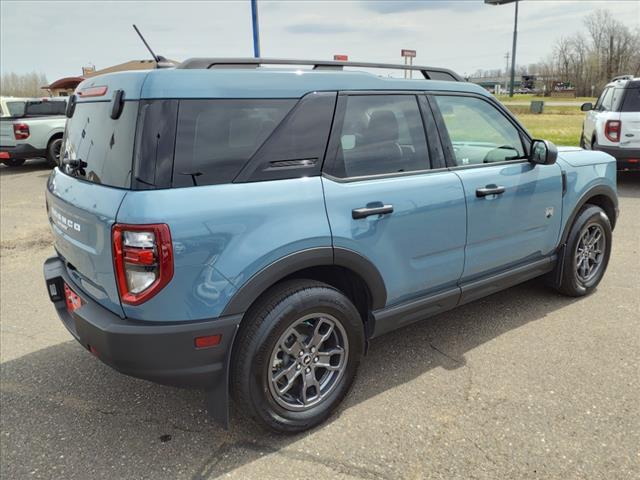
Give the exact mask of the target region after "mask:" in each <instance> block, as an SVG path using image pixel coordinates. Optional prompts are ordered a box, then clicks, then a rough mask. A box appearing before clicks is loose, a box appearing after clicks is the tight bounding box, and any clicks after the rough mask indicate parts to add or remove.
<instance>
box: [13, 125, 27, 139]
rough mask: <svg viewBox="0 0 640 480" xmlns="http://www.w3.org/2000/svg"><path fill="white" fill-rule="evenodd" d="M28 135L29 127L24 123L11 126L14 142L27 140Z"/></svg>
mask: <svg viewBox="0 0 640 480" xmlns="http://www.w3.org/2000/svg"><path fill="white" fill-rule="evenodd" d="M29 135H30V132H29V125H27V124H26V123H14V124H13V136H14V137H16V140H24V139H25V138H29Z"/></svg>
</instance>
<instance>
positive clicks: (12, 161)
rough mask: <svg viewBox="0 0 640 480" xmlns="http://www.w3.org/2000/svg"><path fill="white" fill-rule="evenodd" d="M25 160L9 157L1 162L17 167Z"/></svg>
mask: <svg viewBox="0 0 640 480" xmlns="http://www.w3.org/2000/svg"><path fill="white" fill-rule="evenodd" d="M24 162H25V159H24V158H10V159H9V160H3V163H4V164H5V165H6V166H7V167H19V166H20V165H22V164H23V163H24Z"/></svg>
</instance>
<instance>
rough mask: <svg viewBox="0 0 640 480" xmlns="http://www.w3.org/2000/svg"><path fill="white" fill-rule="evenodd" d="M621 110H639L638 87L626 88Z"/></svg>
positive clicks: (639, 91)
mask: <svg viewBox="0 0 640 480" xmlns="http://www.w3.org/2000/svg"><path fill="white" fill-rule="evenodd" d="M621 111H623V112H640V87H635V88H629V89H627V90H626V93H625V95H624V100H623V102H622V109H621Z"/></svg>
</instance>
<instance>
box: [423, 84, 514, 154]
mask: <svg viewBox="0 0 640 480" xmlns="http://www.w3.org/2000/svg"><path fill="white" fill-rule="evenodd" d="M434 98H435V100H436V102H437V104H438V107H439V109H440V113H441V114H442V117H443V119H444V123H445V125H446V127H447V132H448V134H449V138H450V139H451V143H452V144H453V151H454V155H455V160H456V164H457V165H476V164H483V163H491V162H503V161H506V160H515V159H519V158H524V157H525V156H526V154H525V150H524V148H523V145H522V139H521V138H520V132H519V131H518V129H517V128H516V127H515V126H514V125H513V124H512V123H511V122H510V121H509V120H507V118H506V117H505V116H504V115H503V114H502V113H501V112H500V111H499V110H498V109H497V108H496V107H494V106H493V105H491V104H490V103H489V102H486V101H484V100H482V99H479V98H474V97H458V96H455V97H454V96H440V95H436V96H435V97H434Z"/></svg>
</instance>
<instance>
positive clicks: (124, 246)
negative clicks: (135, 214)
mask: <svg viewBox="0 0 640 480" xmlns="http://www.w3.org/2000/svg"><path fill="white" fill-rule="evenodd" d="M112 234H113V235H112V236H113V258H114V264H115V270H116V279H117V282H118V291H119V292H120V299H121V300H122V302H123V303H127V304H129V305H139V304H141V303H143V302H146V301H147V300H149V299H150V298H151V297H153V296H154V295H155V294H156V293H158V292H159V291H160V290H161V289H162V288H163V287H164V286H165V285H166V284H167V283H169V281H170V280H171V277H173V247H172V244H171V232H170V231H169V226H168V225H165V224H163V223H161V224H153V225H125V224H120V223H117V224H115V225H114V226H113V232H112Z"/></svg>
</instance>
